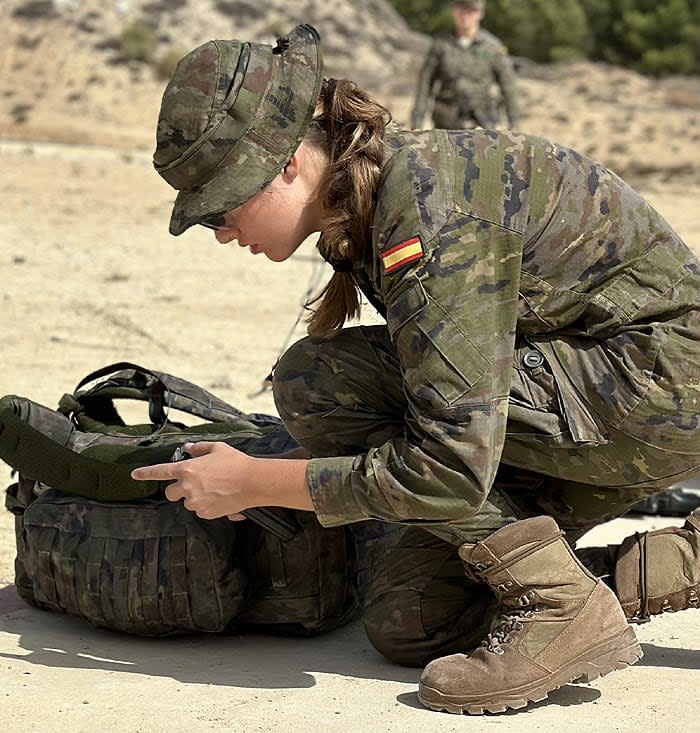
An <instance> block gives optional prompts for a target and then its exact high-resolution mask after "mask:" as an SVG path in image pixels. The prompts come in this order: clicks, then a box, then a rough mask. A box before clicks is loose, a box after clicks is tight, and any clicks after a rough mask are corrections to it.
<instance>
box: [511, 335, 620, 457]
mask: <svg viewBox="0 0 700 733" xmlns="http://www.w3.org/2000/svg"><path fill="white" fill-rule="evenodd" d="M508 404H509V408H508V427H507V431H506V435H507V437H509V438H515V437H517V438H524V437H526V436H531V437H532V438H534V439H536V440H537V442H538V443H542V442H546V443H551V444H553V445H557V446H560V447H566V446H567V445H568V446H571V447H574V446H576V445H582V444H588V445H602V444H605V443H607V442H608V439H607V438H606V436H605V432H604V430H603V428H602V427H601V426H600V425H599V423H598V421H597V420H596V418H595V417H594V415H593V413H592V411H591V409H590V408H589V407H588V406H587V405H586V403H585V402H584V401H583V399H582V398H581V397H580V396H579V394H578V392H577V391H576V389H575V387H574V386H573V384H572V383H571V381H570V379H569V378H568V376H567V375H566V373H565V372H564V370H563V369H562V367H561V365H560V363H559V361H558V359H557V357H556V354H555V353H554V350H553V348H552V345H551V343H550V342H548V341H536V340H526V339H521V340H519V341H518V344H517V345H516V348H515V351H514V362H513V378H512V381H511V389H510V396H509V403H508Z"/></svg>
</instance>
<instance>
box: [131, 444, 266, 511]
mask: <svg viewBox="0 0 700 733" xmlns="http://www.w3.org/2000/svg"><path fill="white" fill-rule="evenodd" d="M185 450H186V451H187V452H188V453H189V454H190V455H191V456H192V458H191V459H189V460H184V461H177V462H175V463H159V464H157V465H154V466H144V467H142V468H136V469H134V470H133V471H132V472H131V476H132V478H134V479H137V480H139V481H172V483H171V484H170V485H169V486H168V487H167V489H166V490H165V495H166V497H167V498H168V499H169V500H170V501H179V500H180V499H183V500H184V505H185V509H189V510H190V511H192V512H194V513H195V514H196V515H197V516H198V517H201V518H202V519H216V518H217V517H228V518H229V519H231V520H234V521H238V520H241V519H245V517H244V516H243V515H242V514H241V512H242V511H243V510H245V509H249V508H250V507H252V506H256V504H255V501H254V500H253V499H252V497H250V496H249V495H248V493H247V492H246V483H247V476H248V472H249V469H250V464H251V461H253V460H254V459H252V458H251V457H250V456H248V455H246V454H245V453H241V451H239V450H236V449H235V448H233V447H231V446H230V445H227V444H226V443H221V442H209V441H202V442H199V443H188V444H187V445H185Z"/></svg>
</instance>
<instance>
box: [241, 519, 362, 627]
mask: <svg viewBox="0 0 700 733" xmlns="http://www.w3.org/2000/svg"><path fill="white" fill-rule="evenodd" d="M297 517H298V519H299V521H300V523H301V525H302V531H300V532H298V533H297V534H296V535H295V536H294V537H293V538H292V539H291V540H289V541H288V542H282V541H281V540H279V539H278V538H277V537H275V536H274V535H272V534H271V533H270V532H268V531H266V530H264V529H262V528H261V527H260V526H258V525H256V524H253V523H252V522H245V527H244V530H243V531H244V537H245V542H244V547H245V553H246V558H247V561H248V577H249V578H250V588H249V594H248V599H247V602H246V604H245V607H244V608H243V609H242V610H241V613H240V614H239V615H238V616H237V618H236V619H235V621H234V623H233V624H232V625H231V627H230V628H229V629H228V630H229V631H230V632H236V631H243V630H257V631H263V632H265V633H278V634H286V635H296V636H312V635H314V634H319V633H321V632H324V631H329V630H330V629H333V628H336V627H337V626H340V625H341V624H343V623H345V622H346V621H348V620H349V619H350V618H351V617H353V616H355V615H356V614H357V613H358V612H359V605H358V601H357V598H356V597H355V596H354V594H353V593H352V592H351V588H350V577H349V575H350V572H351V567H350V563H349V555H348V544H347V543H348V535H347V530H346V528H345V527H328V528H326V527H322V526H321V525H320V524H319V523H318V520H317V519H316V517H315V516H314V515H313V514H311V513H310V512H297Z"/></svg>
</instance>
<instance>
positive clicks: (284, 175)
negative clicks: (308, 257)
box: [214, 156, 322, 262]
mask: <svg viewBox="0 0 700 733" xmlns="http://www.w3.org/2000/svg"><path fill="white" fill-rule="evenodd" d="M317 190H318V181H317V180H315V179H309V178H308V176H305V175H299V158H298V156H295V157H293V158H292V160H291V161H290V163H289V164H288V165H287V166H286V167H285V169H284V170H283V171H282V172H281V173H279V174H278V175H277V176H276V177H275V178H274V179H273V180H272V182H271V183H270V184H269V185H268V186H267V187H266V188H264V189H263V190H262V191H260V192H259V193H257V194H255V196H253V197H252V198H250V199H248V201H246V202H245V203H244V204H241V206H239V207H237V208H236V209H233V211H229V212H227V213H226V214H225V215H224V216H223V218H222V222H221V224H218V222H217V226H216V228H215V230H214V236H215V237H216V240H217V241H218V242H221V244H228V243H229V242H233V241H237V242H238V246H239V247H248V249H249V250H250V251H251V252H252V253H253V254H255V255H257V254H264V255H265V256H266V257H267V258H268V259H270V260H272V261H273V262H283V261H284V260H286V259H287V258H289V257H291V255H293V254H294V252H296V250H297V248H298V247H299V245H300V244H301V243H302V242H303V241H304V240H305V239H306V238H307V237H308V236H310V235H311V234H313V233H314V232H317V231H320V229H321V226H322V221H321V212H320V210H319V207H318V205H317V201H316V200H317Z"/></svg>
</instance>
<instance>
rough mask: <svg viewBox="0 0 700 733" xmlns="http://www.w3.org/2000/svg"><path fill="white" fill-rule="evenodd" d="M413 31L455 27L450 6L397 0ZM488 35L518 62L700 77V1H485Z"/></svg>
mask: <svg viewBox="0 0 700 733" xmlns="http://www.w3.org/2000/svg"><path fill="white" fill-rule="evenodd" d="M391 2H392V3H393V5H394V6H395V7H396V9H397V10H398V11H399V13H400V14H401V15H402V16H403V17H404V18H405V19H406V21H407V23H408V24H409V26H411V28H413V29H414V30H417V31H420V32H423V33H429V34H435V33H438V32H441V31H443V30H445V29H446V28H448V27H450V26H451V24H452V18H451V14H450V7H451V2H450V1H449V0H391ZM483 26H484V28H486V29H487V30H490V31H491V32H492V33H494V34H495V35H497V36H498V37H499V38H501V40H502V41H503V42H504V43H505V44H506V45H507V46H508V49H509V50H510V53H511V54H513V55H514V56H523V57H525V58H529V59H532V60H534V61H539V62H545V63H546V62H550V61H565V60H570V59H575V58H591V59H595V60H601V61H607V62H608V63H612V64H617V65H620V66H626V67H629V68H633V69H636V70H638V71H641V72H642V73H645V74H653V75H662V74H669V73H681V74H689V73H700V2H698V0H487V2H486V15H485V18H484V23H483Z"/></svg>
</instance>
